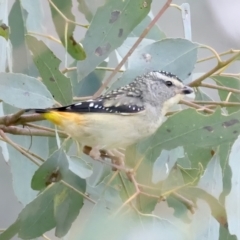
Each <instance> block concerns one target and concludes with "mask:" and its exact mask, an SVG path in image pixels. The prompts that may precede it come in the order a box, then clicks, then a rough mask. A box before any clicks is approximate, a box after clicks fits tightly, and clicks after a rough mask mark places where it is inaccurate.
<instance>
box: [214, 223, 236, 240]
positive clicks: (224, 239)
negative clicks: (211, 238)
mask: <svg viewBox="0 0 240 240" xmlns="http://www.w3.org/2000/svg"><path fill="white" fill-rule="evenodd" d="M219 234H220V236H219V240H238V239H237V237H236V236H235V235H231V234H230V233H229V231H228V230H227V229H226V228H225V227H223V226H221V227H220V232H219Z"/></svg>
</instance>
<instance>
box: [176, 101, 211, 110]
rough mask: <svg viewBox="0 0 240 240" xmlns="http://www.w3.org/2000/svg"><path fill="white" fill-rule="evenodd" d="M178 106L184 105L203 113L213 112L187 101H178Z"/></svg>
mask: <svg viewBox="0 0 240 240" xmlns="http://www.w3.org/2000/svg"><path fill="white" fill-rule="evenodd" d="M180 104H184V105H187V106H189V107H193V108H196V109H198V110H201V111H204V112H206V113H214V111H213V110H211V109H208V108H206V107H204V108H203V106H201V105H198V104H197V103H195V102H189V101H185V100H181V101H180Z"/></svg>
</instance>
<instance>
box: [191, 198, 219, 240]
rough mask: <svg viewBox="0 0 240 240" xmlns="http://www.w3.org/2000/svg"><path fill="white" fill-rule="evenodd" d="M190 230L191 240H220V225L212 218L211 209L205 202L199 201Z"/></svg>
mask: <svg viewBox="0 0 240 240" xmlns="http://www.w3.org/2000/svg"><path fill="white" fill-rule="evenodd" d="M189 228H190V232H191V239H195V240H210V239H211V240H219V228H220V226H219V223H218V222H217V221H216V220H215V219H214V218H213V217H212V215H211V209H210V207H209V206H208V205H207V203H205V202H204V201H197V209H196V212H195V213H194V214H193V221H192V223H191V224H190V226H189Z"/></svg>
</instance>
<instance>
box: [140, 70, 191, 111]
mask: <svg viewBox="0 0 240 240" xmlns="http://www.w3.org/2000/svg"><path fill="white" fill-rule="evenodd" d="M139 81H140V82H142V88H143V92H142V94H143V98H145V100H146V101H147V102H150V103H151V104H153V105H161V107H162V108H165V109H166V110H167V109H169V108H170V107H171V106H172V105H174V104H176V103H178V102H179V101H180V100H181V99H182V98H183V97H184V95H186V94H190V93H192V92H193V90H192V88H190V87H188V86H186V85H184V84H183V82H182V81H181V80H180V79H179V78H178V77H177V76H176V75H173V74H171V73H169V72H165V71H151V72H149V73H147V74H145V75H143V76H141V78H139Z"/></svg>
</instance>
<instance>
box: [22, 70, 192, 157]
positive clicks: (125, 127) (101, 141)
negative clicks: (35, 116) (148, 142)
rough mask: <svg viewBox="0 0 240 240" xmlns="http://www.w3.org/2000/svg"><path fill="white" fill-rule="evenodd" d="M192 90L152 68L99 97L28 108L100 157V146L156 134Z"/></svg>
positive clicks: (125, 144)
mask: <svg viewBox="0 0 240 240" xmlns="http://www.w3.org/2000/svg"><path fill="white" fill-rule="evenodd" d="M192 92H193V90H192V88H190V87H189V86H187V85H185V84H184V83H183V82H182V80H181V79H180V78H178V77H177V76H176V75H174V74H172V73H170V72H166V71H149V72H147V73H145V74H143V75H140V76H137V77H136V78H135V79H134V80H133V81H132V82H131V83H129V84H128V85H125V86H123V87H120V88H118V89H116V90H112V91H110V92H107V93H106V94H103V95H101V96H99V97H97V98H95V99H89V100H85V101H80V102H77V103H74V104H71V105H68V106H63V107H57V108H47V109H26V112H30V111H31V112H34V113H39V114H42V115H43V117H44V118H45V119H47V120H49V121H50V122H52V123H54V124H55V125H57V126H59V127H60V129H62V130H63V131H64V132H66V133H67V134H68V135H69V136H71V137H72V138H73V139H74V140H76V141H77V142H78V143H79V144H80V145H81V146H83V147H84V146H87V147H89V149H90V154H89V155H90V156H92V157H93V158H95V159H96V158H98V157H99V154H98V153H97V152H99V151H100V150H103V151H111V150H113V149H117V148H123V149H126V148H127V147H128V146H130V145H132V144H134V143H137V142H139V141H140V140H142V139H144V138H146V137H148V136H150V135H152V134H153V133H154V132H156V130H157V129H158V128H159V127H160V126H161V124H162V122H163V119H164V116H165V114H166V113H167V111H168V110H169V109H170V108H171V107H172V106H173V105H175V104H177V103H178V102H179V101H180V100H181V99H182V98H183V97H184V95H187V94H190V93H192Z"/></svg>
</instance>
